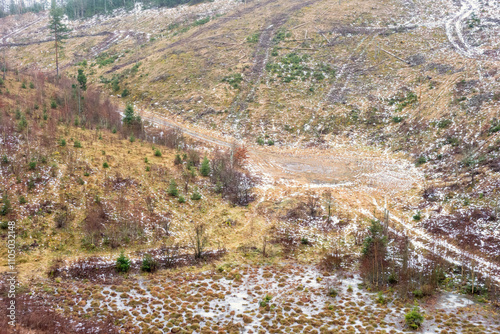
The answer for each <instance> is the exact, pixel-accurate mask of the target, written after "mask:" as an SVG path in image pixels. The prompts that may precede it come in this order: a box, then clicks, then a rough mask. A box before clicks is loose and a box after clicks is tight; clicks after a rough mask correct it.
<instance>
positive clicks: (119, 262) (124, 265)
mask: <svg viewBox="0 0 500 334" xmlns="http://www.w3.org/2000/svg"><path fill="white" fill-rule="evenodd" d="M116 270H117V271H118V272H119V273H126V272H128V271H129V270H130V259H129V258H128V257H126V256H125V254H123V252H121V253H120V256H118V258H117V259H116Z"/></svg>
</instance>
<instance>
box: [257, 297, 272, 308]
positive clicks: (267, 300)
mask: <svg viewBox="0 0 500 334" xmlns="http://www.w3.org/2000/svg"><path fill="white" fill-rule="evenodd" d="M271 299H273V296H270V295H268V294H266V295H265V296H264V298H263V299H262V300H261V301H260V302H259V306H260V307H266V306H267V305H268V304H269V303H270V302H271Z"/></svg>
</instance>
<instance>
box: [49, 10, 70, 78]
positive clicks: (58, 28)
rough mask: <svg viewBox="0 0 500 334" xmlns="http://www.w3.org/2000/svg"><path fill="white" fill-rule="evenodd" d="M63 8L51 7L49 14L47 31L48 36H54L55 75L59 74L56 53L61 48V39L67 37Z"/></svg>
mask: <svg viewBox="0 0 500 334" xmlns="http://www.w3.org/2000/svg"><path fill="white" fill-rule="evenodd" d="M63 19H64V10H63V8H61V7H56V6H54V7H52V9H51V10H50V16H49V32H50V36H51V37H54V40H55V41H54V43H55V49H56V70H57V73H56V75H57V76H59V63H58V56H57V55H58V53H60V52H61V51H62V49H63V40H65V39H67V38H68V34H69V32H70V29H68V27H67V26H66V24H64V23H63Z"/></svg>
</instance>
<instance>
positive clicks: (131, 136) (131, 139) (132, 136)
mask: <svg viewBox="0 0 500 334" xmlns="http://www.w3.org/2000/svg"><path fill="white" fill-rule="evenodd" d="M128 140H130V142H131V143H133V142H135V136H134V134H131V135H130V137H129V139H128ZM160 155H161V153H160Z"/></svg>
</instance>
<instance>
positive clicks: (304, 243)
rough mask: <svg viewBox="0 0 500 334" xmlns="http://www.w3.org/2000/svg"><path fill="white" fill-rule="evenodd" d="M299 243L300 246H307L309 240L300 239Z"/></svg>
mask: <svg viewBox="0 0 500 334" xmlns="http://www.w3.org/2000/svg"><path fill="white" fill-rule="evenodd" d="M300 243H301V244H302V245H309V239H307V238H302V239H300Z"/></svg>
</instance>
